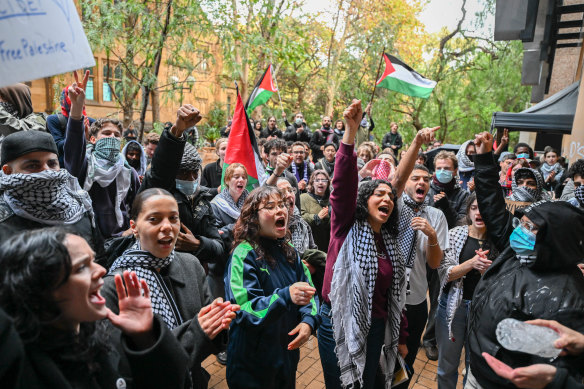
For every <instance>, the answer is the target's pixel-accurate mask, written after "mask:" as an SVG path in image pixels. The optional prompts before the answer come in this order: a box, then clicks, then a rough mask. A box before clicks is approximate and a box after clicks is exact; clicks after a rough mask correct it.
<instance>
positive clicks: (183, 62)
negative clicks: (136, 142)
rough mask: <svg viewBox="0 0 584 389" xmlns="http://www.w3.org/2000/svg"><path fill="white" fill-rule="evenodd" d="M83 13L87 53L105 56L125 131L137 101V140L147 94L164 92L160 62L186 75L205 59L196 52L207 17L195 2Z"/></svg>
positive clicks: (134, 0) (98, 2)
mask: <svg viewBox="0 0 584 389" xmlns="http://www.w3.org/2000/svg"><path fill="white" fill-rule="evenodd" d="M82 7H83V8H82V9H83V16H84V17H83V23H84V28H85V32H86V34H87V37H88V39H89V42H90V44H91V46H92V48H93V49H94V50H97V51H104V52H105V53H106V55H107V66H106V68H105V69H106V71H105V81H106V83H107V84H108V85H109V91H111V94H112V95H113V97H114V98H115V101H116V102H117V103H118V104H119V105H120V107H121V108H122V111H123V115H124V125H125V126H128V125H129V124H130V123H131V122H132V119H133V114H134V111H135V109H136V108H137V105H136V100H137V99H138V98H139V99H140V101H141V104H140V126H139V139H140V140H141V139H142V135H143V131H144V124H145V117H146V112H147V109H148V103H149V98H150V95H151V92H153V91H156V90H157V89H159V88H162V87H164V86H166V85H162V86H159V85H158V84H159V83H158V77H159V72H160V68H161V63H162V61H165V62H166V65H168V66H169V67H170V68H174V69H176V70H177V72H179V73H186V74H187V75H189V74H190V73H191V72H192V71H193V69H194V68H195V67H196V66H197V65H198V64H197V63H196V61H197V60H200V58H208V57H209V56H210V54H209V53H207V52H204V51H201V50H200V49H198V48H197V41H198V40H199V39H201V37H202V36H204V34H205V33H206V32H207V31H208V29H207V28H208V21H207V19H206V15H205V13H204V12H203V11H202V9H201V8H200V6H199V4H198V2H197V1H195V0H166V1H161V0H150V1H144V0H125V1H111V0H85V1H83V2H82ZM114 75H115V76H116V77H114ZM112 78H115V79H116V80H115V81H113V80H112ZM186 78H187V77H185V79H184V80H182V81H180V82H181V83H182V82H186ZM163 84H165V83H163ZM154 110H155V109H153V111H154ZM156 114H157V113H154V115H156Z"/></svg>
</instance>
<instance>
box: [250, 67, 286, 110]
mask: <svg viewBox="0 0 584 389" xmlns="http://www.w3.org/2000/svg"><path fill="white" fill-rule="evenodd" d="M272 70H273V67H272V65H270V66H268V68H267V69H266V71H265V72H264V75H263V76H262V77H261V78H260V80H259V81H258V83H257V84H256V86H255V88H253V91H252V92H251V95H249V99H247V103H245V111H246V112H247V114H248V115H251V113H252V112H253V110H254V109H256V107H258V106H260V105H262V104H265V103H266V102H267V101H268V100H269V99H270V97H272V94H273V93H274V92H277V91H278V88H276V87H275V86H274V79H273V78H272Z"/></svg>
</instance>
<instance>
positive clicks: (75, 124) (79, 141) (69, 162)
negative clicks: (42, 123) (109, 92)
mask: <svg viewBox="0 0 584 389" xmlns="http://www.w3.org/2000/svg"><path fill="white" fill-rule="evenodd" d="M73 75H74V77H75V82H74V83H73V84H72V85H71V86H70V87H69V90H68V95H69V98H70V99H71V110H70V111H69V120H68V121H67V130H66V132H65V144H64V146H63V160H64V162H65V169H67V170H68V171H69V173H71V175H73V176H75V177H77V179H78V180H79V183H80V185H81V186H82V187H83V182H84V181H85V174H86V172H87V157H86V156H85V153H86V147H85V129H84V128H83V105H84V104H85V86H86V85H87V80H88V79H89V70H87V71H86V72H85V75H84V77H83V80H82V81H79V76H78V75H77V72H73Z"/></svg>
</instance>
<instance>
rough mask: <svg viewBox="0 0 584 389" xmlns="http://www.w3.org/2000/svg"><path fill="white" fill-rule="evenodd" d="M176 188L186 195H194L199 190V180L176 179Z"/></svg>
mask: <svg viewBox="0 0 584 389" xmlns="http://www.w3.org/2000/svg"><path fill="white" fill-rule="evenodd" d="M175 181H176V189H177V190H179V191H180V192H181V193H182V194H184V195H185V196H192V195H194V194H195V193H196V192H197V189H198V188H199V180H198V179H196V180H194V181H185V180H175Z"/></svg>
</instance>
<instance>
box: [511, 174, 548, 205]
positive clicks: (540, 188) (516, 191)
mask: <svg viewBox="0 0 584 389" xmlns="http://www.w3.org/2000/svg"><path fill="white" fill-rule="evenodd" d="M518 174H530V175H531V176H533V178H534V179H535V182H536V186H537V188H536V189H535V190H534V189H526V188H520V187H519V186H518V185H517V181H516V177H517V175H518ZM523 191H529V193H523ZM529 195H531V196H532V197H533V198H532V199H529V198H527V197H526V196H529ZM507 198H508V199H509V200H513V201H527V202H533V201H539V200H544V199H547V198H548V197H547V194H546V193H544V181H543V177H542V176H541V173H540V172H539V171H537V170H535V169H531V168H528V167H522V168H519V169H517V170H516V171H515V173H514V174H513V179H512V181H511V194H510V195H509V196H508V197H507Z"/></svg>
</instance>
